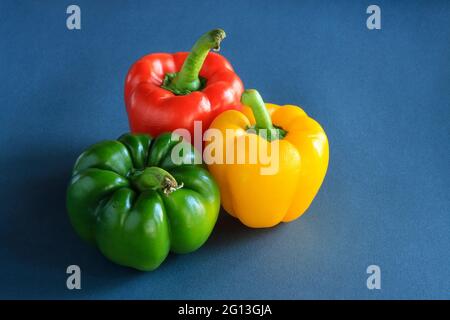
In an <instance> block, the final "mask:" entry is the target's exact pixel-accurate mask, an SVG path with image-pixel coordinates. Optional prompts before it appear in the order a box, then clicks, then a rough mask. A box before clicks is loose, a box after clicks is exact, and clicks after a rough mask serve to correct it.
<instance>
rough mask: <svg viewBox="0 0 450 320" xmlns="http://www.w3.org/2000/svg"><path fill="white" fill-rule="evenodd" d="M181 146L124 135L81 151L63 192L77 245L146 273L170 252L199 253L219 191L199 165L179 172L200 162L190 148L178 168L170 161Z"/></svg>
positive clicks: (165, 139) (216, 207)
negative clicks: (79, 240)
mask: <svg viewBox="0 0 450 320" xmlns="http://www.w3.org/2000/svg"><path fill="white" fill-rule="evenodd" d="M179 144H186V142H184V141H180V140H173V139H171V135H170V134H168V133H166V134H162V135H160V136H158V137H157V138H156V139H153V138H152V137H150V136H149V135H146V134H125V135H123V136H121V137H120V138H119V139H118V140H111V141H104V142H100V143H97V144H95V145H93V146H91V147H90V148H88V149H87V150H86V151H84V152H83V153H82V154H81V155H80V156H79V158H78V159H77V161H76V163H75V167H74V169H73V176H72V179H71V181H70V184H69V187H68V190H67V209H68V213H69V217H70V220H71V223H72V225H73V227H74V228H75V230H76V231H77V233H78V234H79V235H80V237H81V238H83V239H84V240H86V241H88V242H90V243H93V244H95V245H97V247H98V248H99V249H100V251H101V252H102V253H103V254H104V255H105V256H106V257H107V258H109V259H110V260H112V261H113V262H115V263H118V264H120V265H124V266H129V267H133V268H136V269H139V270H144V271H148V270H154V269H156V268H157V267H158V266H159V265H160V264H161V263H162V262H163V261H164V259H165V258H166V256H167V255H168V253H169V251H172V252H175V253H188V252H192V251H194V250H196V249H198V248H199V247H200V246H202V244H203V243H204V242H205V241H206V240H207V239H208V237H209V235H210V234H211V231H212V230H213V227H214V225H215V223H216V220H217V216H218V212H219V208H220V195H219V190H218V187H217V184H216V183H215V181H214V180H213V178H212V177H211V175H210V174H209V173H208V171H207V170H206V169H204V168H203V167H202V166H201V165H191V164H185V163H193V162H192V160H193V159H194V158H195V157H198V154H197V153H196V151H195V149H194V148H193V147H192V146H191V145H190V144H189V145H185V146H186V148H185V149H184V150H185V151H184V153H183V151H181V155H182V158H181V159H182V161H181V162H182V163H181V164H179V163H178V162H176V163H177V164H175V163H174V161H172V157H171V152H172V150H173V148H175V147H176V146H178V147H180V145H179ZM186 150H188V151H186Z"/></svg>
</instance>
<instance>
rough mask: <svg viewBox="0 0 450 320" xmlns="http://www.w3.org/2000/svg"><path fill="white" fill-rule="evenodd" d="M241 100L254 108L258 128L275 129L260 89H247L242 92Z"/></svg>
mask: <svg viewBox="0 0 450 320" xmlns="http://www.w3.org/2000/svg"><path fill="white" fill-rule="evenodd" d="M241 102H242V103H243V104H245V105H247V106H249V107H250V108H251V109H252V112H253V116H254V117H255V121H256V125H255V127H256V129H267V130H270V129H273V125H272V119H270V115H269V112H268V111H267V109H266V105H265V104H264V101H263V99H262V97H261V95H260V94H259V92H258V91H256V90H255V89H248V90H245V91H244V93H242V97H241Z"/></svg>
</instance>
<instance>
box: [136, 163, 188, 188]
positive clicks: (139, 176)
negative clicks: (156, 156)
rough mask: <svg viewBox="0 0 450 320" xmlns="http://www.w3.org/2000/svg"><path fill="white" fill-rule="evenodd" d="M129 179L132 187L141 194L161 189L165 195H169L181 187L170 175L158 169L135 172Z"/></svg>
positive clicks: (151, 168)
mask: <svg viewBox="0 0 450 320" xmlns="http://www.w3.org/2000/svg"><path fill="white" fill-rule="evenodd" d="M130 179H131V182H132V184H133V186H134V187H135V188H136V189H138V190H139V191H141V192H142V191H146V190H159V189H161V190H163V192H164V193H165V194H169V193H171V192H173V191H175V190H177V189H179V188H181V187H182V185H178V182H177V180H175V178H174V177H173V176H172V175H171V174H170V173H168V172H167V171H166V170H164V169H161V168H158V167H147V168H145V169H143V170H137V171H135V172H134V173H133V174H132V175H131V176H130Z"/></svg>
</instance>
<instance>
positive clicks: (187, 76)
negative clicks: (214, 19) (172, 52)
mask: <svg viewBox="0 0 450 320" xmlns="http://www.w3.org/2000/svg"><path fill="white" fill-rule="evenodd" d="M224 38H225V31H223V30H222V29H214V30H211V31H209V32H207V33H205V34H204V35H202V36H201V37H200V38H199V39H198V40H197V42H196V43H195V44H194V46H193V47H192V49H191V52H190V53H189V55H188V56H187V58H186V60H185V61H184V63H183V66H182V68H181V70H180V72H177V73H169V74H166V77H165V79H164V82H163V84H162V88H164V89H166V90H169V91H172V92H173V93H174V94H176V95H185V94H189V93H191V92H194V91H198V90H201V89H202V87H203V86H204V84H205V83H204V82H205V80H204V79H201V78H200V77H199V73H200V70H201V68H202V66H203V62H204V61H205V59H206V57H207V56H208V53H209V51H210V50H211V49H213V50H215V51H218V50H219V49H220V43H221V41H222V40H223V39H224Z"/></svg>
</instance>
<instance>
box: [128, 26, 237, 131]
mask: <svg viewBox="0 0 450 320" xmlns="http://www.w3.org/2000/svg"><path fill="white" fill-rule="evenodd" d="M223 38H225V32H224V31H223V30H221V29H215V30H212V31H210V32H207V33H205V34H204V35H203V36H202V37H200V38H199V40H198V41H197V42H196V43H195V45H194V47H193V48H192V50H191V52H190V53H188V52H178V53H175V54H169V53H155V54H149V55H147V56H144V57H143V58H141V59H139V60H138V61H137V62H136V63H135V64H134V65H133V66H132V67H131V68H130V70H129V71H128V75H127V78H126V81H125V104H126V108H127V112H128V119H129V123H130V127H131V131H132V132H138V133H147V134H150V135H152V136H157V135H158V134H160V133H162V132H167V131H174V130H175V129H178V128H184V129H187V130H189V132H190V133H191V137H192V136H193V134H194V121H202V129H203V131H204V130H206V129H208V127H209V125H210V123H211V122H212V120H214V118H215V117H216V116H217V115H218V114H220V113H221V112H223V111H225V110H228V109H237V110H239V109H240V108H241V104H240V99H241V95H242V92H243V90H244V86H243V84H242V81H241V79H239V77H238V76H237V75H236V73H235V72H234V70H233V68H232V66H231V64H230V63H229V62H228V61H227V60H226V59H225V58H224V57H223V56H221V55H219V54H217V53H213V52H209V51H210V50H211V49H213V50H216V51H217V50H219V48H220V42H221V41H222V40H223Z"/></svg>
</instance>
